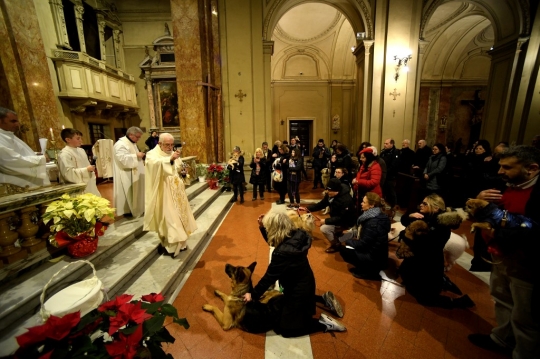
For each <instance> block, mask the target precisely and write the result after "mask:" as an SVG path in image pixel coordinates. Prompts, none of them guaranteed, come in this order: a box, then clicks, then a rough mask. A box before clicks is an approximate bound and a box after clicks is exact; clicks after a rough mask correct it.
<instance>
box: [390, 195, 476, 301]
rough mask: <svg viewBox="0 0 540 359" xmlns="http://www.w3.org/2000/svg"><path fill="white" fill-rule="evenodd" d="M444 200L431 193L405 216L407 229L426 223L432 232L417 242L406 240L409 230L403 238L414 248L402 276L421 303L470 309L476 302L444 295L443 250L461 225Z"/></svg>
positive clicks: (402, 232) (467, 297) (404, 222)
mask: <svg viewBox="0 0 540 359" xmlns="http://www.w3.org/2000/svg"><path fill="white" fill-rule="evenodd" d="M445 209H446V206H445V204H444V200H443V199H442V198H441V197H440V196H439V195H437V194H430V195H428V196H427V197H426V198H424V201H422V203H421V204H420V210H419V211H418V212H415V213H405V214H404V215H403V216H402V217H401V224H403V225H404V226H405V227H407V226H408V225H409V224H411V223H412V222H414V221H424V222H426V224H427V227H428V232H427V234H425V235H421V236H418V237H417V238H414V240H410V239H408V238H407V237H405V230H403V231H401V233H400V238H401V239H402V240H403V241H404V242H405V243H406V244H407V245H408V246H409V247H410V251H411V252H412V256H409V257H407V258H405V259H403V262H402V263H401V266H400V267H399V273H400V275H401V278H402V279H403V284H404V285H405V288H406V289H407V292H409V293H410V294H411V295H412V296H413V297H415V298H416V300H417V301H418V303H420V304H422V305H426V306H434V307H441V308H470V307H473V306H474V302H473V301H472V300H471V298H469V296H468V295H464V296H462V297H459V298H450V297H447V296H444V295H441V292H442V290H443V284H444V282H443V276H444V254H443V249H444V246H445V245H446V242H448V239H450V234H451V232H450V229H456V228H457V227H459V225H460V224H461V218H460V217H459V215H458V214H457V213H456V212H445Z"/></svg>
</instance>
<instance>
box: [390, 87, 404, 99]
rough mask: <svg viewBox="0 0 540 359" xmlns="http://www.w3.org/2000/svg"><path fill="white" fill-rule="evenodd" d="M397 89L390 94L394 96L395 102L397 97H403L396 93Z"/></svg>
mask: <svg viewBox="0 0 540 359" xmlns="http://www.w3.org/2000/svg"><path fill="white" fill-rule="evenodd" d="M396 90H397V89H394V92H390V96H394V101H395V100H396V96H401V93H398V92H396Z"/></svg>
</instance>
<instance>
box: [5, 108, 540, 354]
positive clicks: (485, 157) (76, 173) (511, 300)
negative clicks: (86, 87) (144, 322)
mask: <svg viewBox="0 0 540 359" xmlns="http://www.w3.org/2000/svg"><path fill="white" fill-rule="evenodd" d="M18 127H19V122H18V118H17V114H16V113H15V112H13V111H11V110H8V109H4V108H0V152H2V156H1V157H0V159H1V160H0V176H1V177H0V182H2V183H12V182H13V184H19V185H20V184H28V185H29V186H43V185H47V184H48V178H47V176H46V174H45V171H44V170H45V168H44V164H45V158H44V156H41V155H37V154H36V153H35V152H34V151H32V150H31V149H30V147H29V146H28V145H26V144H25V143H24V142H23V141H21V140H20V139H18V138H17V137H16V136H15V135H14V132H15V131H16V130H17V129H18ZM142 135H143V131H142V130H141V129H140V128H138V127H131V128H129V129H128V130H127V132H126V135H125V136H124V137H122V138H120V139H119V140H118V141H117V142H116V143H115V145H114V153H113V157H114V158H113V168H114V202H115V203H114V205H115V207H116V208H117V214H118V215H124V216H134V217H136V216H141V215H143V213H145V218H144V229H145V230H151V231H155V232H157V233H158V234H159V238H160V239H161V243H162V246H161V248H162V250H163V252H164V253H169V254H171V255H172V256H175V255H177V254H178V253H179V252H181V251H183V250H185V249H187V246H186V241H187V239H188V237H189V235H190V234H191V233H192V232H193V231H195V230H196V228H197V225H196V222H195V219H194V217H193V214H192V212H191V209H190V207H189V203H188V199H187V196H186V194H185V186H184V181H183V180H182V176H183V175H185V166H184V164H183V163H182V160H181V158H180V157H181V146H180V147H179V148H178V147H177V148H175V141H174V137H173V136H172V135H170V134H167V133H162V134H160V135H159V136H157V133H152V135H151V136H150V138H149V140H147V145H148V147H149V148H150V147H152V146H153V148H151V149H150V151H148V152H146V153H145V152H143V151H141V150H140V149H139V147H138V146H137V142H138V141H139V140H140V139H141V137H142ZM61 137H62V140H63V141H64V142H65V143H66V146H65V148H64V149H62V151H60V153H59V155H58V159H57V160H58V166H59V170H60V178H61V179H62V180H63V181H64V182H65V183H84V184H86V189H85V191H86V192H90V193H95V194H96V195H99V191H97V190H96V178H95V174H94V171H95V168H94V166H93V165H91V164H90V163H89V161H88V157H87V156H85V154H84V153H83V152H84V151H83V150H81V149H80V146H81V143H82V133H81V132H80V131H78V130H76V129H71V128H66V129H64V130H62V132H61ZM417 144H418V149H417V151H416V152H414V151H413V150H412V149H410V148H409V146H410V142H409V141H408V140H403V141H402V148H401V149H397V148H396V146H395V141H394V140H393V139H391V138H389V139H386V140H385V141H384V143H383V149H382V151H381V153H380V154H379V153H378V151H377V148H376V147H374V146H372V145H371V144H370V143H368V142H364V143H362V144H361V145H360V146H359V148H358V150H357V151H356V153H354V155H355V156H353V155H352V154H351V152H350V151H349V150H348V149H347V147H346V146H345V145H343V144H341V143H339V142H338V141H333V142H332V145H331V146H329V147H327V146H326V145H325V142H324V140H323V139H319V141H318V142H317V145H316V146H315V148H313V151H311V156H310V157H309V160H308V161H306V160H305V158H304V157H305V154H306V151H305V146H302V145H300V143H299V141H298V139H297V138H293V139H291V141H290V144H289V143H288V142H287V141H283V142H280V141H276V142H275V143H274V146H273V148H272V149H271V150H270V149H269V146H268V143H266V142H264V143H263V144H262V146H261V147H260V148H257V149H256V150H255V151H254V156H253V157H252V158H251V161H250V164H249V167H250V168H251V175H250V178H249V182H250V183H251V184H252V185H253V200H254V201H255V200H257V196H259V198H260V199H264V194H265V191H266V192H269V191H272V190H275V191H276V192H277V193H278V194H279V199H278V200H277V201H276V204H278V205H281V204H284V203H285V197H286V196H287V195H288V199H289V207H291V208H293V207H300V202H301V198H300V182H301V181H302V178H303V179H304V180H308V177H307V171H306V166H305V165H306V164H310V165H311V167H312V168H313V170H314V176H313V189H317V188H318V187H319V186H321V188H323V189H324V197H323V199H322V200H321V201H319V202H317V203H314V204H310V205H308V206H307V208H306V209H307V210H309V211H319V210H323V209H328V217H327V218H324V219H319V220H317V222H316V224H317V225H318V226H319V227H320V231H321V233H322V234H323V235H324V237H325V238H326V239H327V240H328V242H329V247H328V248H327V250H326V252H328V253H339V254H340V255H341V256H342V258H343V260H344V261H345V262H347V263H350V264H351V265H352V268H351V269H350V271H351V273H352V275H353V276H355V277H357V278H361V279H365V280H381V274H380V273H381V271H382V270H384V269H385V268H386V266H387V263H388V251H389V246H388V239H387V238H388V237H387V234H388V232H389V230H390V223H391V218H390V217H389V216H387V214H386V213H385V212H386V210H387V209H388V208H390V209H392V208H394V206H396V203H397V202H399V197H400V193H399V191H398V192H397V193H396V183H397V182H398V181H399V179H400V176H412V177H414V178H417V179H418V180H419V181H420V182H421V183H422V185H421V187H420V188H419V189H418V190H419V191H421V192H422V193H421V195H420V198H422V200H421V201H420V203H418V210H415V211H408V212H406V213H404V214H402V216H401V223H402V224H403V225H404V226H405V227H406V229H405V230H404V231H402V232H401V233H400V236H399V237H400V239H401V240H402V241H403V242H404V243H405V244H406V245H407V246H408V251H409V253H410V254H412V255H408V256H406V257H405V258H403V261H402V262H401V264H400V267H399V274H400V276H401V277H402V280H403V282H402V283H403V285H404V286H405V288H406V290H407V291H408V292H409V293H410V294H411V295H412V296H414V297H415V298H416V300H417V301H418V302H419V303H421V304H423V305H426V306H437V307H442V308H449V309H451V308H469V307H472V306H474V302H473V301H472V300H471V298H469V296H468V295H462V296H460V297H455V296H449V295H446V294H445V293H444V291H445V290H449V288H450V287H451V285H452V283H451V282H450V285H449V279H448V278H447V277H446V276H445V275H444V258H443V248H444V246H445V244H446V243H447V241H448V240H449V238H450V234H451V230H452V229H456V228H457V227H459V225H460V224H461V219H456V216H455V215H454V214H452V212H449V211H447V206H448V204H449V203H452V205H454V203H457V204H458V206H463V204H464V202H465V198H468V197H470V198H477V199H480V200H484V201H487V202H492V203H495V204H496V207H498V209H502V210H503V213H504V215H503V217H502V219H500V220H498V221H495V222H493V223H491V226H489V227H486V229H482V230H477V232H476V234H475V240H474V258H473V261H472V266H471V268H470V270H472V271H474V270H477V271H488V270H489V271H491V278H490V291H491V294H492V296H493V298H494V300H495V314H496V321H497V325H496V327H495V328H493V329H492V331H491V333H490V334H484V333H482V334H471V335H469V340H470V341H471V342H472V343H473V344H475V345H477V346H480V347H482V348H485V349H489V350H493V351H497V352H502V353H512V356H513V357H514V358H536V357H540V344H539V343H540V311H539V310H538V309H537V308H536V307H535V306H534V304H533V303H535V302H536V301H537V300H538V299H540V292H539V290H538V284H539V283H538V281H539V278H540V273H538V272H539V267H538V266H537V265H536V254H537V253H538V252H539V249H540V248H539V247H540V245H539V243H540V241H538V238H540V230H539V224H540V185H538V177H539V174H540V136H536V137H535V138H534V139H533V142H532V145H530V146H527V145H520V146H509V145H508V143H506V142H500V143H497V144H496V145H495V147H493V149H492V146H491V144H490V143H489V142H488V141H486V140H478V141H476V142H475V143H474V144H473V145H472V146H471V148H470V149H469V150H467V151H466V152H465V153H461V145H460V144H459V143H458V144H456V145H454V144H446V145H443V144H442V143H435V144H433V146H431V147H430V146H428V144H427V142H426V141H425V140H423V139H422V140H419V141H418V143H417ZM232 153H233V154H232V157H231V159H230V160H229V161H228V162H227V167H228V169H229V171H230V175H229V177H230V178H231V183H232V185H233V191H234V197H233V198H232V201H234V202H236V201H237V200H238V198H239V199H240V203H242V202H244V192H245V190H244V181H245V175H244V158H243V155H242V152H241V150H240V148H239V147H235V148H234V149H233V152H232ZM323 169H327V170H328V171H327V173H328V178H325V177H324V176H323V173H322V172H323ZM409 190H410V189H409ZM460 201H462V202H461V203H460ZM512 215H519V216H521V217H523V218H525V219H526V220H527V223H529V224H530V225H527V226H522V225H513V224H512V223H508V224H507V222H509V220H508V218H510V217H511V216H512ZM272 223H273V226H274V227H272ZM259 225H260V228H261V232H262V234H263V237H264V238H265V239H266V240H267V241H268V242H269V244H271V245H273V246H275V250H274V252H273V255H272V261H271V263H270V266H269V267H268V269H267V271H266V274H265V275H264V276H263V278H262V279H261V281H260V282H259V284H257V285H256V286H255V287H254V288H253V290H252V291H251V293H249V295H246V297H245V300H246V301H249V300H253V299H257V298H259V297H260V296H261V294H262V293H263V292H264V290H266V289H267V288H268V287H269V286H270V285H271V284H272V283H273V282H274V281H275V280H279V281H280V283H281V284H282V286H283V288H284V294H285V300H284V301H283V303H284V304H283V308H282V313H283V315H287V316H290V315H295V316H297V317H298V321H295V326H294V327H290V326H289V324H288V323H289V321H287V322H285V321H279V318H276V319H277V324H276V330H277V331H278V332H280V333H281V334H282V335H284V336H298V335H305V334H309V333H314V332H318V331H327V330H336V331H343V330H345V327H344V326H343V325H342V324H341V323H339V322H338V321H337V320H335V319H333V318H331V317H328V316H326V315H324V316H321V318H319V319H315V318H312V315H313V313H314V306H315V303H317V302H319V303H322V304H323V305H325V306H326V307H327V308H329V309H330V311H333V312H334V313H337V314H338V316H342V315H343V313H342V309H341V305H340V304H339V302H337V299H336V298H335V297H334V296H333V294H331V292H327V293H325V295H324V296H322V297H319V296H315V291H314V288H315V278H314V277H313V272H312V271H311V268H310V266H309V262H308V261H307V251H308V249H309V247H310V245H311V237H310V235H309V234H308V233H307V232H305V231H304V230H302V229H298V228H293V225H292V223H291V220H290V218H288V217H287V216H281V215H279V214H275V215H274V214H271V213H269V214H267V216H266V217H265V218H264V219H262V218H261V219H260V221H259ZM270 227H272V228H270ZM413 227H414V228H415V230H414V231H413V230H412V228H413ZM270 229H271V233H268V231H269V230H270ZM454 287H455V285H454ZM455 288H456V287H455ZM336 309H338V310H336Z"/></svg>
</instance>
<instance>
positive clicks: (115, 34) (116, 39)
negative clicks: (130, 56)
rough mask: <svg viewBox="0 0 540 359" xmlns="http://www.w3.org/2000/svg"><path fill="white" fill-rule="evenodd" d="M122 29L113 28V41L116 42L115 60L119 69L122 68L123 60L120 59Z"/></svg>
mask: <svg viewBox="0 0 540 359" xmlns="http://www.w3.org/2000/svg"><path fill="white" fill-rule="evenodd" d="M121 32H122V31H120V30H118V29H115V30H113V40H114V41H113V42H114V54H115V55H114V60H115V64H116V68H117V69H121V68H122V61H121V60H120V33H121Z"/></svg>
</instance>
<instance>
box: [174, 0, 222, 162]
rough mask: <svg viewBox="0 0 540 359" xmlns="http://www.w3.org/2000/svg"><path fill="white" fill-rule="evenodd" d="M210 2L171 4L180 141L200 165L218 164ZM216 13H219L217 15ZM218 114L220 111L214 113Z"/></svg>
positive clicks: (178, 0)
mask: <svg viewBox="0 0 540 359" xmlns="http://www.w3.org/2000/svg"><path fill="white" fill-rule="evenodd" d="M211 11H212V9H211V2H210V1H209V0H171V15H172V24H173V37H174V53H175V59H176V83H177V88H178V107H179V114H180V137H181V139H182V140H183V141H185V142H186V146H185V147H186V149H185V150H184V151H185V153H189V154H190V155H194V156H197V157H198V158H199V159H200V160H201V161H202V162H207V163H208V162H214V161H217V160H218V153H219V151H218V148H219V143H218V142H217V141H218V133H219V132H220V131H219V126H218V124H217V123H215V121H217V120H218V119H217V116H214V115H212V116H209V114H212V113H215V112H213V111H216V109H215V108H214V107H216V106H220V105H221V104H217V98H216V97H215V96H209V94H214V93H215V92H214V91H215V89H212V87H211V86H208V85H204V84H202V83H208V82H207V81H209V82H210V85H212V86H214V87H216V86H215V83H211V82H212V81H215V80H214V79H216V78H217V77H216V76H215V73H214V71H213V69H214V58H215V57H219V54H215V53H214V52H215V51H216V48H215V47H214V46H213V42H214V41H216V42H218V41H219V39H214V38H213V37H214V35H213V34H214V33H213V32H212V29H211V26H212V22H213V21H217V19H216V20H213V19H212V14H211ZM218 13H219V11H218ZM217 112H218V113H219V111H217ZM221 160H223V159H221Z"/></svg>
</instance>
